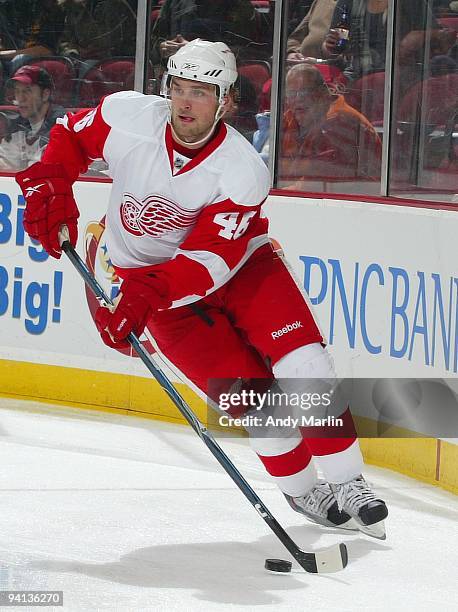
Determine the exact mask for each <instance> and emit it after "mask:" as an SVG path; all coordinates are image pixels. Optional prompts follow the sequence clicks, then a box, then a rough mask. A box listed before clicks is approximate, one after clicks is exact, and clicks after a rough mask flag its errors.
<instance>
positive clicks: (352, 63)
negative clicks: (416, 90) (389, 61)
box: [322, 0, 450, 79]
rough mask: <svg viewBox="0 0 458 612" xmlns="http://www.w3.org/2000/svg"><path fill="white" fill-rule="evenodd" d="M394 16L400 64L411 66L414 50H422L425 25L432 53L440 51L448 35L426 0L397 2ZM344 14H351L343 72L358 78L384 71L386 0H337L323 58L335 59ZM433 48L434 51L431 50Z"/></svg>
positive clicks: (447, 43)
mask: <svg viewBox="0 0 458 612" xmlns="http://www.w3.org/2000/svg"><path fill="white" fill-rule="evenodd" d="M398 10H399V15H398V18H397V19H396V24H397V38H398V40H400V41H401V42H400V44H399V58H398V62H399V64H400V65H405V66H409V68H410V69H411V67H412V66H413V65H414V63H415V56H416V54H417V53H423V50H424V46H425V42H426V38H425V34H426V28H427V27H429V28H430V30H429V31H428V37H429V39H430V41H431V49H432V52H433V54H436V53H443V52H444V48H445V47H446V46H447V45H448V48H450V40H449V39H450V35H449V33H448V32H447V31H446V30H441V29H440V27H439V24H438V23H437V21H436V20H435V19H434V17H433V16H432V14H431V11H430V6H429V4H428V2H427V0H402V2H399V3H398ZM343 13H349V14H350V24H349V39H348V44H347V46H346V48H345V50H344V53H343V56H344V57H345V60H346V64H347V65H346V68H345V74H346V76H347V77H348V78H349V79H357V78H360V77H361V76H363V75H366V74H369V73H371V72H377V71H383V70H385V55H386V27H387V14H388V0H338V1H337V4H336V7H335V10H334V14H333V17H332V22H331V28H330V30H329V32H328V34H327V36H326V38H325V41H324V43H323V48H322V49H323V57H325V58H336V57H337V56H338V55H339V53H338V52H337V51H336V45H337V43H338V42H339V40H340V36H339V32H338V26H339V23H340V21H341V19H342V15H343ZM434 49H436V51H434Z"/></svg>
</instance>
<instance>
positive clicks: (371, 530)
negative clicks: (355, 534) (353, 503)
mask: <svg viewBox="0 0 458 612" xmlns="http://www.w3.org/2000/svg"><path fill="white" fill-rule="evenodd" d="M358 529H359V530H360V531H361V533H364V534H365V535H368V536H371V538H376V539H377V540H386V531H385V521H379V522H378V523H374V524H373V525H363V524H362V523H358Z"/></svg>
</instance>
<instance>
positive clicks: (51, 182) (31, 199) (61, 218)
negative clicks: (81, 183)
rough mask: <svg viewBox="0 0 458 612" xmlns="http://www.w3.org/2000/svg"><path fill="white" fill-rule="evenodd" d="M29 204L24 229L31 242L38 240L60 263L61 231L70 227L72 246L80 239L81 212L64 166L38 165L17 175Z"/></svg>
mask: <svg viewBox="0 0 458 612" xmlns="http://www.w3.org/2000/svg"><path fill="white" fill-rule="evenodd" d="M16 182H17V183H18V184H19V186H20V188H21V189H22V193H23V194H24V198H25V200H26V208H25V212H24V229H25V231H26V232H27V233H28V234H29V236H30V237H31V238H35V240H39V241H40V242H41V244H42V245H43V248H44V249H45V251H46V252H47V253H49V255H51V256H52V257H55V258H56V259H59V258H60V256H61V255H62V250H61V248H60V244H59V230H60V228H61V226H62V225H66V226H67V227H68V232H69V235H70V242H71V243H72V244H73V246H75V245H76V241H77V239H78V217H79V211H78V207H77V206H76V202H75V199H74V197H73V191H72V185H71V182H70V181H69V180H68V178H67V177H66V175H65V172H64V169H63V167H62V166H61V164H43V163H42V162H37V163H36V164H33V165H32V166H30V168H27V169H26V170H23V171H22V172H18V173H17V174H16Z"/></svg>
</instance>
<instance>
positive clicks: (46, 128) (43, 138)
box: [0, 65, 65, 171]
mask: <svg viewBox="0 0 458 612" xmlns="http://www.w3.org/2000/svg"><path fill="white" fill-rule="evenodd" d="M9 84H11V85H12V86H13V87H14V98H15V102H16V105H17V109H18V115H17V117H15V118H14V119H12V120H10V121H9V125H8V128H7V131H6V134H4V137H3V140H2V142H1V143H0V169H2V170H10V171H17V170H24V168H27V167H28V166H30V164H32V163H34V162H36V161H38V160H39V159H40V158H41V155H42V153H43V150H44V148H45V147H46V145H47V144H48V141H49V132H50V130H51V128H52V126H53V125H54V124H55V122H56V119H57V118H58V117H63V116H64V115H65V109H64V108H62V107H59V106H55V105H54V104H53V103H52V91H53V85H52V80H51V77H50V76H49V74H48V73H47V72H46V70H45V69H44V68H40V67H39V66H37V65H31V66H23V67H22V68H19V70H18V71H17V72H16V73H15V74H14V76H13V77H12V78H11V79H10V81H9Z"/></svg>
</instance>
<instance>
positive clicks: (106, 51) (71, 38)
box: [59, 0, 137, 60]
mask: <svg viewBox="0 0 458 612" xmlns="http://www.w3.org/2000/svg"><path fill="white" fill-rule="evenodd" d="M59 1H60V3H61V6H62V8H63V10H64V11H65V28H64V32H63V34H62V37H61V40H60V44H59V54H61V55H65V56H70V57H72V58H78V59H81V60H87V59H97V60H101V59H106V58H109V57H114V56H131V57H133V56H134V55H135V41H136V28H137V14H136V8H137V1H136V0H59Z"/></svg>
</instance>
